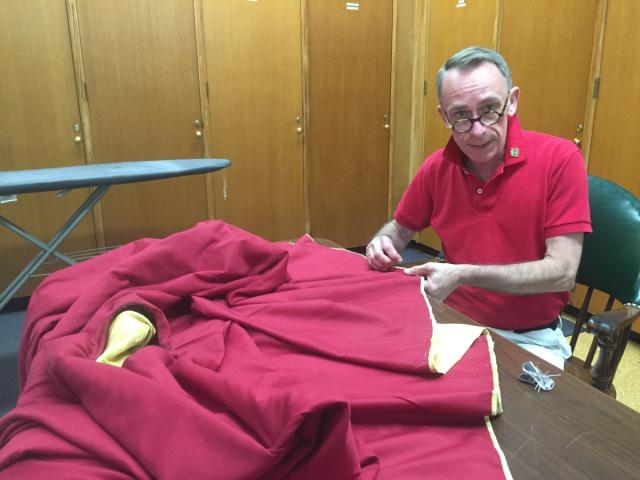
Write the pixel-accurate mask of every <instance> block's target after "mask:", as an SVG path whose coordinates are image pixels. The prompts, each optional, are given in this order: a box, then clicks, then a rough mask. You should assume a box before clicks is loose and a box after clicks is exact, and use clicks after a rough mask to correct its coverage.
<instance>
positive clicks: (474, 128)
mask: <svg viewBox="0 0 640 480" xmlns="http://www.w3.org/2000/svg"><path fill="white" fill-rule="evenodd" d="M486 129H487V127H486V126H485V125H484V124H483V123H482V122H481V121H480V120H479V119H478V120H476V121H475V122H473V124H472V125H471V130H469V133H472V134H474V135H482V134H484V131H485V130H486Z"/></svg>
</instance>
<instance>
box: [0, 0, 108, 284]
mask: <svg viewBox="0 0 640 480" xmlns="http://www.w3.org/2000/svg"><path fill="white" fill-rule="evenodd" d="M0 65H2V75H0V92H2V93H0V170H24V169H31V168H48V167H58V166H65V165H80V164H83V163H85V157H84V150H83V144H82V142H83V135H82V132H81V131H79V128H80V124H81V122H80V114H79V109H78V100H77V95H76V85H75V79H74V70H73V60H72V56H71V45H70V41H69V28H68V22H67V10H66V7H65V2H64V0H55V1H52V0H25V1H22V2H0ZM76 126H77V127H76ZM76 129H78V131H76ZM76 137H78V138H77V139H76ZM87 196H88V190H87V189H81V190H74V191H72V192H70V193H68V194H67V195H65V196H63V197H57V196H56V194H55V192H46V193H38V194H28V195H19V196H18V201H17V202H12V203H5V204H2V205H0V215H3V216H5V217H7V218H8V219H10V220H11V221H13V222H14V223H16V224H18V225H20V226H21V227H23V228H24V229H26V230H27V231H29V232H30V233H32V234H34V235H35V236H36V237H38V238H40V239H42V240H44V241H49V239H50V238H51V237H52V236H53V235H54V234H55V233H56V231H57V230H58V228H59V227H60V226H61V225H62V223H64V221H65V220H66V219H67V218H68V217H69V216H70V215H71V214H72V213H73V212H74V211H75V209H76V208H77V206H78V205H80V203H81V202H82V201H83V200H84V199H85V198H86V197H87ZM95 245H96V243H95V234H94V229H93V221H92V219H91V215H89V216H88V217H85V219H84V220H83V221H82V222H81V223H80V224H79V225H78V226H77V227H76V229H75V230H74V231H73V232H72V233H71V235H70V236H69V237H68V238H67V240H66V241H65V242H64V243H63V244H62V245H61V247H60V250H61V251H63V252H67V253H71V255H72V256H73V253H72V252H78V251H80V250H84V249H90V248H94V247H95ZM38 252H39V249H37V248H36V247H34V246H32V245H31V244H30V243H27V242H25V241H24V240H23V239H22V238H20V237H18V236H16V235H14V234H13V233H11V232H9V231H8V230H6V229H4V228H3V227H2V228H0V265H2V267H1V268H0V289H3V288H4V286H5V285H6V284H8V283H9V281H10V280H11V279H13V277H14V276H15V275H16V274H17V273H18V272H19V271H20V270H22V269H23V268H24V267H25V265H26V264H27V263H28V262H29V261H30V260H31V258H32V257H33V256H34V255H35V254H36V253H38ZM56 265H59V264H56V263H55V262H54V264H53V265H51V266H56ZM41 270H47V266H46V265H45V266H43V267H42V269H41ZM38 280H39V278H36V279H34V281H30V282H28V283H27V285H26V286H25V287H23V288H22V290H21V291H20V292H19V293H18V295H25V294H29V293H30V292H31V290H33V287H34V286H35V285H36V282H37V281H38Z"/></svg>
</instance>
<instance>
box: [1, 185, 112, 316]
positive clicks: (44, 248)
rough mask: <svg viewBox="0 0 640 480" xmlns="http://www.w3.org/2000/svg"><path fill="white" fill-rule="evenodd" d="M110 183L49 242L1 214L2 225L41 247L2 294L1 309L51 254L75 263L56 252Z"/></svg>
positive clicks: (87, 201) (93, 196)
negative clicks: (41, 239)
mask: <svg viewBox="0 0 640 480" xmlns="http://www.w3.org/2000/svg"><path fill="white" fill-rule="evenodd" d="M109 187H110V185H102V186H100V187H97V188H96V189H95V190H94V191H93V192H92V193H91V195H89V196H88V197H87V199H86V200H85V201H84V202H83V203H82V205H80V207H78V209H77V210H76V211H75V212H74V213H73V215H71V217H69V219H68V220H67V221H66V222H65V224H64V225H63V226H62V227H61V228H60V230H58V233H56V234H55V235H54V236H53V238H52V239H51V241H50V242H49V243H48V244H45V243H44V242H42V241H40V240H38V239H37V238H35V237H34V236H33V235H31V234H29V233H28V232H26V231H25V230H23V229H22V228H20V227H18V226H17V225H15V224H13V223H11V222H10V221H9V220H7V219H5V218H4V217H1V216H0V225H4V226H5V227H7V228H8V229H9V230H11V231H12V232H14V233H16V234H17V235H20V236H21V237H23V238H24V239H26V240H28V241H29V242H31V243H33V244H35V245H37V246H38V247H40V249H41V252H40V253H38V255H36V256H35V257H34V258H33V260H31V262H29V264H28V265H27V266H26V267H25V268H24V270H22V271H21V272H20V273H19V274H18V275H17V276H16V277H15V278H14V279H13V280H12V281H11V283H10V284H9V286H8V287H7V288H5V290H4V291H3V292H2V294H0V311H1V310H2V309H3V308H4V306H5V305H6V304H7V303H8V302H9V300H11V298H12V297H13V296H14V295H15V294H16V292H17V291H18V290H20V288H21V287H22V285H24V283H25V282H26V281H27V280H28V279H29V276H30V275H31V274H32V273H33V272H35V271H36V270H37V269H38V267H40V265H42V263H43V262H44V261H45V260H46V259H47V258H48V257H49V255H55V256H56V257H58V258H59V259H61V260H63V261H64V262H66V263H68V264H70V265H71V264H73V263H75V262H74V261H73V260H72V259H70V258H69V257H67V256H66V255H63V254H61V253H58V252H56V249H57V248H58V247H59V246H60V244H61V243H62V242H63V240H64V239H65V238H67V236H68V235H69V233H71V231H72V230H73V229H74V228H75V227H76V226H77V225H78V223H80V221H81V220H82V219H83V218H84V217H85V216H86V215H87V214H88V213H89V212H90V211H91V209H92V208H93V207H94V205H95V204H96V203H98V202H99V201H100V199H101V198H102V197H103V196H104V194H105V193H107V190H109Z"/></svg>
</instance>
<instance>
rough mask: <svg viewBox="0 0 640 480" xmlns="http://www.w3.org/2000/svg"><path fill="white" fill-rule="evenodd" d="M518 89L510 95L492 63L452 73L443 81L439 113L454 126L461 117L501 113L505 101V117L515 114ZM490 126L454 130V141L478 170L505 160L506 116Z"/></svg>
mask: <svg viewBox="0 0 640 480" xmlns="http://www.w3.org/2000/svg"><path fill="white" fill-rule="evenodd" d="M518 94H519V90H518V88H517V87H514V88H512V89H511V91H510V92H509V91H508V89H507V81H506V79H505V78H504V77H503V76H502V74H501V73H500V70H498V67H496V66H495V65H494V64H493V63H486V62H485V63H482V64H480V65H478V66H477V67H473V68H469V69H465V70H459V69H454V70H449V71H448V72H447V73H446V74H445V76H444V79H443V82H442V89H441V98H440V105H439V106H438V112H439V113H440V115H441V116H442V118H443V120H444V121H445V122H446V121H447V119H448V120H449V122H451V123H454V122H455V121H456V120H458V119H461V118H476V117H479V116H480V115H482V114H483V113H485V112H487V111H489V110H494V111H497V112H501V111H502V109H503V107H504V104H505V99H508V100H507V101H508V102H509V104H508V105H507V109H506V111H505V113H506V115H514V114H515V112H516V107H517V104H518ZM506 115H505V116H503V117H502V118H500V119H499V120H498V122H497V123H496V124H495V125H491V126H489V127H487V126H485V125H482V123H480V122H473V125H472V127H471V129H470V130H469V131H467V132H464V133H458V132H455V131H454V130H451V133H452V135H453V139H454V140H455V142H456V143H457V144H458V147H460V150H462V152H463V153H464V154H465V155H466V157H467V158H468V159H469V161H470V162H471V164H472V165H473V166H474V167H476V168H477V169H478V170H481V171H486V170H487V169H491V168H495V167H497V166H498V165H499V164H500V163H501V162H502V160H503V158H504V147H505V142H506V138H507V116H506Z"/></svg>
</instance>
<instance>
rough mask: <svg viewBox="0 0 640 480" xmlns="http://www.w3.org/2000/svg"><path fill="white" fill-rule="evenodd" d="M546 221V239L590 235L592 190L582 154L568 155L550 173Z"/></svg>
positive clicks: (572, 153) (573, 153) (576, 151)
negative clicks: (573, 234)
mask: <svg viewBox="0 0 640 480" xmlns="http://www.w3.org/2000/svg"><path fill="white" fill-rule="evenodd" d="M547 195H548V196H547V213H546V218H545V226H544V234H545V238H549V237H555V236H558V235H565V234H569V233H589V232H591V231H592V229H591V216H590V212H589V187H588V182H587V171H586V168H585V165H584V159H583V158H582V154H581V153H580V151H579V150H577V149H576V150H575V151H573V152H571V153H570V154H569V155H566V156H565V157H564V159H563V161H560V162H558V163H557V164H556V167H555V168H554V169H553V170H552V171H551V172H550V177H549V189H548V194H547Z"/></svg>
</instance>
